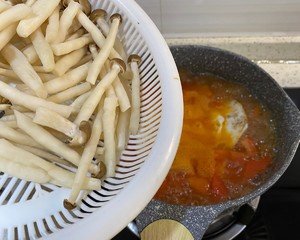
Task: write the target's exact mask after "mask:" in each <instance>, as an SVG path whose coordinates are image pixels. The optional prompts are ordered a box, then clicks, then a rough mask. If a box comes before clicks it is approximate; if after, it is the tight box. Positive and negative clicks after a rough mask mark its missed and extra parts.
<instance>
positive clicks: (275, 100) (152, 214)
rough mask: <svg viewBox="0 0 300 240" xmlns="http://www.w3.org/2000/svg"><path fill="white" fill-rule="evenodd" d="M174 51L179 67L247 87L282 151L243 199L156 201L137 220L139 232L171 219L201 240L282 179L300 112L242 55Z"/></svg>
mask: <svg viewBox="0 0 300 240" xmlns="http://www.w3.org/2000/svg"><path fill="white" fill-rule="evenodd" d="M171 52H172V54H173V57H174V59H175V62H176V65H177V67H178V68H184V69H187V70H188V71H190V72H191V73H194V74H199V73H212V74H214V75H217V76H220V77H222V78H224V79H228V80H232V81H235V82H238V83H240V84H242V85H244V86H245V87H246V88H247V89H249V91H250V92H251V94H253V95H255V96H256V97H257V98H258V99H259V100H260V101H261V102H262V103H263V104H265V106H266V107H267V108H268V109H270V110H271V112H272V114H273V118H274V119H275V124H276V132H277V139H278V140H277V149H278V152H277V155H276V156H275V158H274V161H273V165H272V168H271V170H270V171H269V172H268V175H267V177H266V179H265V181H263V183H262V184H261V185H259V186H258V187H257V188H256V189H255V190H253V191H252V192H250V193H248V194H247V195H244V196H242V197H240V198H237V199H233V200H230V201H227V202H223V203H219V204H214V205H207V206H181V205H173V204H168V203H165V202H161V201H157V200H155V199H153V200H151V202H150V203H149V204H148V205H147V207H146V208H145V209H144V210H143V211H142V212H141V213H140V214H139V216H138V217H137V218H136V224H137V227H138V230H139V232H141V231H142V230H143V229H144V228H145V227H146V226H148V225H149V224H150V223H152V222H155V221H156V220H159V219H171V220H175V221H177V222H179V223H181V224H183V225H184V226H185V227H186V228H187V229H188V230H189V231H190V232H191V234H192V235H193V237H194V239H197V240H198V239H201V238H202V237H203V235H204V233H205V231H206V230H207V228H208V227H209V225H210V224H211V222H212V221H213V220H214V219H216V218H217V217H218V216H219V215H220V214H221V213H222V212H224V211H228V210H230V209H233V208H236V207H237V206H241V205H243V204H245V203H247V202H249V201H251V200H253V199H254V198H256V197H258V196H260V195H261V194H263V193H264V192H265V191H267V190H268V189H269V188H270V187H271V186H272V185H273V184H274V183H275V182H276V181H277V180H278V179H279V178H280V177H281V176H282V174H283V173H284V172H285V170H286V169H287V167H288V166H289V164H290V163H291V161H292V159H293V156H294V154H295V152H296V150H297V147H298V144H299V140H300V112H299V110H298V109H297V107H296V106H295V105H294V103H293V102H292V100H291V99H290V98H289V97H288V95H287V94H286V93H285V92H284V90H283V89H282V88H281V87H280V86H279V84H278V83H277V82H276V81H275V80H274V79H273V78H272V77H271V76H270V75H269V74H268V73H266V72H265V71H264V70H263V69H261V68H260V67H259V66H257V65H256V64H255V63H253V62H251V61H250V60H248V59H246V58H244V57H242V56H240V55H237V54H235V53H232V52H229V51H226V50H222V49H217V48H212V47H207V46H199V45H179V46H171ZM153 240H154V239H153Z"/></svg>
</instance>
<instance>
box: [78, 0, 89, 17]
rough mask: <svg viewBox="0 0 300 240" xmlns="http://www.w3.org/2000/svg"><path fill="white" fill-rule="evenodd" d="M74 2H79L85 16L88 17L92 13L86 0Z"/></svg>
mask: <svg viewBox="0 0 300 240" xmlns="http://www.w3.org/2000/svg"><path fill="white" fill-rule="evenodd" d="M76 2H79V3H80V5H81V6H82V11H83V12H84V13H85V14H86V15H90V14H91V11H92V7H91V4H90V2H89V1H88V0H76Z"/></svg>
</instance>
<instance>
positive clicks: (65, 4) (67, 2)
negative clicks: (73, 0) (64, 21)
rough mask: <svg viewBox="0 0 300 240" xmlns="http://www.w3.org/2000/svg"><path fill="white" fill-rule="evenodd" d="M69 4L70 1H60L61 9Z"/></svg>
mask: <svg viewBox="0 0 300 240" xmlns="http://www.w3.org/2000/svg"><path fill="white" fill-rule="evenodd" d="M69 2H70V0H62V5H63V7H65V8H66V7H67V6H68V4H69Z"/></svg>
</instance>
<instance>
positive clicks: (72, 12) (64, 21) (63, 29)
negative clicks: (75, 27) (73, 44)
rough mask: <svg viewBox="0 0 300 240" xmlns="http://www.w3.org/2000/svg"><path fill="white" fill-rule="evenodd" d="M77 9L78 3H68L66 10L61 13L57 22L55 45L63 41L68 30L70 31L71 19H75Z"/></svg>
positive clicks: (78, 7)
mask: <svg viewBox="0 0 300 240" xmlns="http://www.w3.org/2000/svg"><path fill="white" fill-rule="evenodd" d="M79 9H80V4H79V3H77V2H74V1H70V3H69V4H68V6H67V8H66V9H65V10H64V11H63V13H62V15H61V17H60V20H59V35H58V36H57V37H56V40H55V42H56V43H58V42H63V41H65V39H66V36H67V34H68V30H69V29H70V27H71V25H72V23H73V19H74V18H75V17H76V14H77V12H78V10H79Z"/></svg>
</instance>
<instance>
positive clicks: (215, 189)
mask: <svg viewBox="0 0 300 240" xmlns="http://www.w3.org/2000/svg"><path fill="white" fill-rule="evenodd" d="M180 76H181V81H182V86H183V96H184V108H185V109H184V123H183V132H182V137H181V141H180V145H179V149H178V152H177V155H176V158H175V160H174V163H173V165H172V167H171V170H170V172H169V174H168V176H167V177H166V179H165V181H164V183H163V184H162V186H161V188H160V189H159V191H158V192H157V194H156V196H155V198H156V199H158V200H161V201H165V202H169V203H173V204H181V205H207V204H215V203H219V202H223V201H227V200H230V199H234V198H238V197H240V196H242V195H244V194H246V193H248V192H250V191H252V190H254V189H255V188H256V187H257V186H258V185H259V184H260V183H261V182H262V181H263V180H264V176H265V173H266V171H267V169H268V167H269V166H270V165H271V164H272V158H273V156H274V154H275V152H276V149H275V142H276V139H275V127H274V125H273V122H272V118H271V114H270V112H269V111H268V110H267V109H266V108H265V107H264V106H263V105H262V104H261V103H260V102H259V101H258V100H257V99H256V98H255V97H254V96H252V95H251V94H250V93H249V92H248V91H247V90H246V89H245V88H244V87H242V86H241V85H239V84H237V83H233V82H230V81H227V80H223V79H221V78H218V77H216V76H213V75H208V74H205V75H198V76H195V75H192V74H189V73H188V72H186V71H184V70H180ZM229 101H237V102H238V103H239V104H240V105H241V106H242V107H243V109H244V113H245V114H246V117H247V128H246V130H245V131H244V132H243V133H242V134H241V136H239V137H238V141H237V142H234V141H233V139H234V138H233V136H232V132H230V131H226V129H225V130H224V128H223V129H221V128H220V124H223V123H224V118H223V117H222V116H226V115H228V114H230V109H229V107H228V106H229V105H228V102H229Z"/></svg>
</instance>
